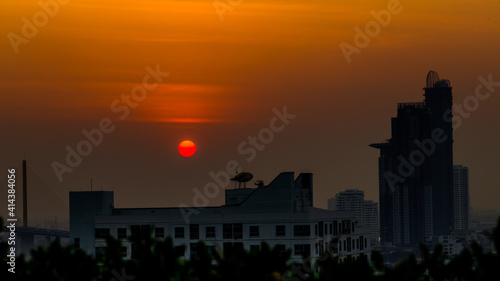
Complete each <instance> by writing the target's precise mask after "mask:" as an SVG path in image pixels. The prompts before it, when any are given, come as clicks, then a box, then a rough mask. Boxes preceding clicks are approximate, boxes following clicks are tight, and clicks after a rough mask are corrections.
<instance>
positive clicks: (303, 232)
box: [293, 225, 311, 236]
mask: <svg viewBox="0 0 500 281" xmlns="http://www.w3.org/2000/svg"><path fill="white" fill-rule="evenodd" d="M293 235H294V236H311V226H310V225H294V226H293Z"/></svg>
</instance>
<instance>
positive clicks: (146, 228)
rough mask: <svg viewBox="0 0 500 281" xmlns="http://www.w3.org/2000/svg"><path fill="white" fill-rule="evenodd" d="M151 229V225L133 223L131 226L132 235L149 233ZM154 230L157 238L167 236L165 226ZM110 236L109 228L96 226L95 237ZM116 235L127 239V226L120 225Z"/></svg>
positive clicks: (103, 237)
mask: <svg viewBox="0 0 500 281" xmlns="http://www.w3.org/2000/svg"><path fill="white" fill-rule="evenodd" d="M150 231H151V226H150V225H131V226H130V234H131V235H138V234H139V233H141V232H143V233H146V234H148V235H149V233H150ZM154 231H155V232H154V235H155V237H156V238H163V237H165V228H164V227H155V229H154ZM109 236H111V233H110V229H109V228H96V229H95V238H96V239H106V238H108V237H109ZM116 237H117V238H121V239H126V238H127V237H128V235H127V228H125V227H119V228H118V230H117V233H116Z"/></svg>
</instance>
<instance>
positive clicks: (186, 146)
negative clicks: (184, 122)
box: [178, 140, 196, 157]
mask: <svg viewBox="0 0 500 281" xmlns="http://www.w3.org/2000/svg"><path fill="white" fill-rule="evenodd" d="M178 149H179V153H180V154H181V155H182V156H184V157H191V156H193V154H194V153H195V152H196V145H195V144H194V142H192V141H190V140H185V141H182V142H181V143H180V144H179V147H178Z"/></svg>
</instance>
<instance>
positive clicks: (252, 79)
mask: <svg viewBox="0 0 500 281" xmlns="http://www.w3.org/2000/svg"><path fill="white" fill-rule="evenodd" d="M42 1H43V0H42ZM221 2H223V3H227V2H226V1H221ZM388 2H390V1H378V0H377V1H361V0H349V1H343V0H341V1H332V0H316V1H314V0H309V1H299V0H287V1H284V0H267V1H264V0H252V1H250V0H243V1H241V3H240V4H239V5H237V6H235V7H233V10H232V11H228V12H226V13H224V19H223V20H221V19H220V17H219V15H218V14H217V12H216V10H215V8H214V6H213V1H211V0H192V1H189V0H188V1H179V0H177V1H173V0H144V1H130V0H124V1H114V0H113V1H111V0H100V1H97V0H87V1H84V0H70V1H68V2H67V3H66V4H61V5H58V6H57V7H58V8H57V9H58V11H57V13H55V15H54V16H53V17H49V18H48V22H47V24H46V25H44V26H41V27H39V28H38V31H37V32H36V35H35V36H33V37H32V38H27V43H21V44H19V45H18V46H17V48H18V52H17V53H16V52H15V48H14V47H13V46H12V44H11V42H10V41H9V37H8V36H9V34H10V33H15V34H17V35H22V34H23V33H22V28H23V24H24V23H23V20H22V18H23V17H26V18H27V19H28V20H29V21H32V20H33V15H34V14H36V13H37V12H39V11H42V8H41V7H40V6H39V5H38V4H37V3H38V1H34V0H33V1H27V0H4V1H2V3H1V4H0V23H1V25H0V34H3V37H2V38H3V39H2V40H0V104H1V105H0V106H1V110H0V126H1V127H0V130H1V134H0V135H1V136H0V152H1V155H2V160H1V164H2V165H1V167H2V168H3V169H4V171H5V169H7V168H8V167H11V166H16V165H18V164H19V163H20V162H21V160H22V158H23V155H26V158H27V160H28V161H29V164H30V166H31V167H32V169H34V170H35V171H37V173H38V174H39V176H40V177H41V178H42V179H43V180H44V181H45V182H46V183H47V184H48V185H49V186H50V187H51V188H52V189H53V190H54V192H56V193H57V194H58V195H60V197H61V198H62V199H63V200H67V192H68V190H87V189H89V180H90V178H93V179H94V180H93V181H94V186H95V187H96V188H100V189H104V190H115V198H116V205H117V206H118V207H141V206H177V205H178V204H179V203H185V204H187V205H192V198H193V191H192V189H193V188H195V187H196V188H200V189H201V188H203V186H204V185H205V184H206V183H208V182H210V180H211V179H210V177H209V176H208V173H209V172H210V171H219V170H224V169H225V165H226V163H227V162H228V161H229V160H236V161H238V162H239V163H240V164H241V165H242V166H243V168H244V170H246V171H250V172H252V173H254V178H255V179H262V180H264V182H265V183H269V182H270V180H272V179H273V178H274V177H275V176H276V175H277V174H278V173H279V172H282V171H284V170H286V171H296V172H297V173H298V172H312V173H314V174H315V195H314V199H315V205H317V206H319V207H326V198H330V197H333V196H334V195H335V194H336V193H337V192H339V191H341V190H344V189H347V188H358V189H362V190H365V194H366V197H367V198H368V199H374V200H376V201H378V178H377V177H378V176H377V157H378V151H377V150H375V149H373V148H370V147H368V144H370V143H373V142H379V141H383V140H384V139H386V138H389V137H390V118H391V117H393V116H395V115H396V104H397V103H398V102H410V101H421V100H423V96H422V94H423V91H422V88H423V87H424V86H425V77H426V74H427V72H428V71H429V70H431V69H432V70H435V71H437V72H438V73H439V74H440V76H441V78H446V79H449V80H450V81H451V84H452V87H453V94H454V102H456V103H462V102H463V100H464V99H465V98H466V97H467V96H469V95H472V94H473V93H474V89H475V87H476V86H477V85H478V83H479V82H478V79H477V78H478V76H480V75H481V76H484V77H487V76H488V75H490V74H492V75H493V80H495V81H500V68H499V66H500V56H499V52H498V50H499V49H500V48H499V47H500V1H497V0H482V1H472V0H462V1H457V0H453V1H452V0H445V1H439V2H437V1H427V0H421V1H420V0H419V1H416V0H415V1H406V0H405V1H401V3H400V4H401V6H402V11H401V13H399V14H393V15H392V18H391V21H390V23H389V24H388V25H387V26H386V27H382V29H381V32H380V34H378V35H377V36H375V37H374V38H372V39H371V42H370V43H369V45H368V46H367V47H365V48H362V49H361V52H360V53H359V54H354V55H352V57H351V59H352V62H351V63H347V61H346V58H345V57H344V55H343V53H342V51H341V49H340V47H339V45H340V44H341V43H342V42H346V43H349V44H354V36H355V31H354V28H355V27H360V28H361V29H364V27H365V25H366V23H367V22H369V21H371V20H373V17H372V15H371V14H370V11H372V10H374V11H380V10H383V9H386V8H387V4H388ZM156 65H159V68H160V69H161V71H163V72H168V73H169V75H168V76H167V77H165V78H164V80H163V82H161V83H160V84H159V85H158V87H156V88H155V89H153V90H150V91H148V92H147V97H146V98H145V99H144V100H143V101H141V102H139V103H138V105H137V107H136V108H133V109H131V110H130V115H129V116H127V118H125V119H124V120H120V119H119V115H118V114H116V113H114V112H113V111H112V110H111V104H112V103H113V101H114V100H116V99H119V98H120V97H121V95H122V94H130V93H131V91H132V89H133V88H134V87H136V86H141V85H142V80H143V77H144V76H145V75H147V74H148V72H147V71H146V67H147V66H150V67H152V68H155V66H156ZM499 95H500V87H499V88H497V91H496V92H494V93H492V95H491V97H490V98H489V99H487V100H485V101H482V102H481V104H480V106H479V108H478V109H477V110H476V111H474V112H473V113H471V116H470V117H469V118H467V119H466V120H464V123H463V125H462V126H461V127H460V128H459V129H458V130H456V131H455V132H454V139H455V145H454V151H455V152H454V153H455V160H454V161H455V163H456V164H462V165H465V166H468V167H469V168H470V177H471V182H470V189H471V191H470V193H471V203H472V206H473V208H475V209H498V199H497V198H499V197H500V188H499V183H498V182H499V181H498V179H497V176H496V175H497V174H498V168H499V164H498V163H500V148H499V146H498V143H499V142H500V122H499V118H498V115H497V112H498V110H499V109H500V98H499V97H498V96H499ZM284 106H286V107H287V108H288V111H289V112H290V113H293V114H296V115H297V117H296V118H295V119H293V121H291V123H290V124H289V125H288V126H286V128H285V130H284V131H282V132H279V133H276V134H275V136H274V139H273V141H272V142H271V143H269V144H267V145H266V146H265V149H264V150H262V151H259V152H258V154H257V157H256V158H255V160H253V161H251V162H250V163H249V162H247V161H246V160H245V158H246V156H244V155H241V154H239V153H238V151H237V147H238V145H239V144H240V143H241V142H243V141H245V140H246V139H247V138H248V136H250V135H256V134H257V133H258V132H259V130H260V129H261V128H265V127H267V126H269V120H270V119H271V118H272V117H273V112H272V110H273V108H278V109H280V110H281V109H282V108H283V107H284ZM102 118H109V119H111V120H112V121H113V124H114V125H115V126H116V129H115V130H114V131H113V132H112V133H110V134H106V135H105V136H104V139H103V142H102V144H100V145H99V146H97V147H94V149H93V151H92V153H91V154H90V155H89V156H87V157H84V159H83V162H82V164H81V165H79V166H78V167H76V168H75V169H74V171H73V172H71V173H66V174H65V175H64V180H63V181H62V182H59V181H58V180H57V177H56V175H55V173H54V171H53V169H52V167H51V163H53V161H59V162H61V163H62V162H63V161H64V158H65V155H66V150H65V147H66V146H68V145H69V146H71V147H75V146H76V145H77V143H78V142H79V141H80V140H82V139H83V135H82V133H81V131H82V130H83V129H86V130H91V129H94V128H97V127H98V124H99V121H100V120H101V119H102ZM184 139H190V140H193V141H194V142H195V143H196V145H197V152H196V154H195V155H194V156H193V157H189V158H183V157H181V156H180V155H179V154H178V152H177V145H178V143H179V142H180V141H182V140H184ZM223 201H224V199H223V193H222V192H221V193H220V195H219V196H218V197H216V198H214V199H211V202H210V204H211V205H219V204H222V203H223Z"/></svg>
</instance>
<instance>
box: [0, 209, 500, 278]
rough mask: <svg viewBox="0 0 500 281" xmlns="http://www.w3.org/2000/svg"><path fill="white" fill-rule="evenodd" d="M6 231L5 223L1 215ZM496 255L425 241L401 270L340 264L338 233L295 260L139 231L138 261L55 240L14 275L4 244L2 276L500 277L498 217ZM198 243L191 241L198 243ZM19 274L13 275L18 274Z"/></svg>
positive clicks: (19, 262)
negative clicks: (322, 249) (318, 252)
mask: <svg viewBox="0 0 500 281" xmlns="http://www.w3.org/2000/svg"><path fill="white" fill-rule="evenodd" d="M0 226H2V228H3V220H2V219H1V218H0ZM490 238H491V240H492V241H493V242H494V247H495V250H496V252H487V251H485V250H484V249H483V248H482V247H481V246H480V245H479V244H478V243H476V242H474V243H472V244H471V246H470V249H464V250H463V251H462V252H461V253H460V254H459V255H458V256H456V257H454V258H453V259H452V260H451V261H449V262H447V261H446V253H445V252H444V251H443V246H442V245H437V246H436V247H435V248H434V249H433V251H432V252H431V251H429V250H428V249H427V248H426V247H425V246H421V260H420V261H418V260H417V258H416V257H415V256H413V255H411V256H410V257H409V258H407V259H406V260H403V261H401V262H399V263H398V264H397V265H396V266H395V267H393V268H392V267H388V266H386V265H385V264H384V260H383V258H382V255H381V254H380V253H378V252H376V251H373V252H372V254H371V261H368V259H367V257H360V258H357V259H349V258H347V259H344V260H343V261H342V262H341V261H339V259H338V257H336V256H335V255H333V254H332V253H333V252H334V247H335V245H337V241H338V240H337V238H336V239H334V240H332V243H331V245H333V248H332V249H329V251H327V252H326V253H324V255H322V256H321V257H320V258H319V259H317V260H316V261H313V262H312V261H311V260H306V261H305V262H303V263H292V262H291V259H290V258H291V251H290V250H288V251H286V252H281V250H280V248H278V247H275V248H271V247H269V245H267V244H266V243H261V244H260V247H259V249H258V250H253V251H246V250H244V249H243V248H242V247H241V244H237V243H234V244H233V247H226V248H225V250H224V251H222V252H219V251H213V249H211V251H209V249H208V247H206V246H205V244H204V243H203V242H202V241H199V242H198V243H196V244H194V245H195V247H193V250H191V254H192V258H191V259H190V260H186V259H185V258H183V256H184V254H185V253H184V251H185V248H181V247H175V246H174V243H173V240H172V239H171V238H170V237H167V238H165V239H155V238H153V237H152V233H150V232H148V233H144V232H141V233H138V234H137V235H134V236H131V237H129V238H128V242H127V243H131V245H132V254H133V258H132V259H130V260H127V259H124V253H123V244H122V241H121V240H119V239H116V238H113V237H108V238H107V239H106V243H107V247H106V248H104V249H103V251H102V254H99V255H98V256H97V257H93V256H91V255H88V254H86V253H85V252H84V251H82V250H81V249H77V248H74V247H73V246H61V245H60V244H59V243H57V242H54V243H51V244H50V246H49V247H48V248H46V249H44V248H37V249H33V250H32V251H31V258H30V259H29V260H26V259H25V257H24V256H23V255H20V256H18V257H17V258H16V273H15V274H12V273H10V272H8V271H7V269H8V268H9V266H8V264H7V261H8V258H7V253H8V250H9V247H10V246H9V245H8V244H7V242H5V241H3V242H0V254H1V255H2V258H1V261H2V263H1V265H0V269H1V272H0V280H23V281H24V280H26V281H31V280H37V281H38V280H44V281H63V280H68V281H80V280H81V281H111V280H134V281H142V280H148V281H149V280H172V281H174V280H175V281H177V280H179V281H226V280H228V281H229V280H231V281H233V280H238V281H240V280H241V281H247V280H248V281H254V280H259V281H260V280H262V281H277V280H291V281H299V280H320V281H326V280H336V281H337V280H367V281H371V280H373V281H385V280H388V281H392V280H394V281H396V280H397V281H401V280H411V281H426V280H429V281H431V280H432V281H435V280H439V281H445V280H446V281H455V280H457V281H469V280H470V281H472V280H474V281H476V280H479V281H482V280H485V281H486V280H488V281H490V280H500V258H499V256H498V249H499V248H500V218H499V219H498V222H497V225H496V227H495V228H494V229H493V231H492V234H491V237H490ZM194 245H192V246H194ZM13 277H14V278H15V279H13Z"/></svg>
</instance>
